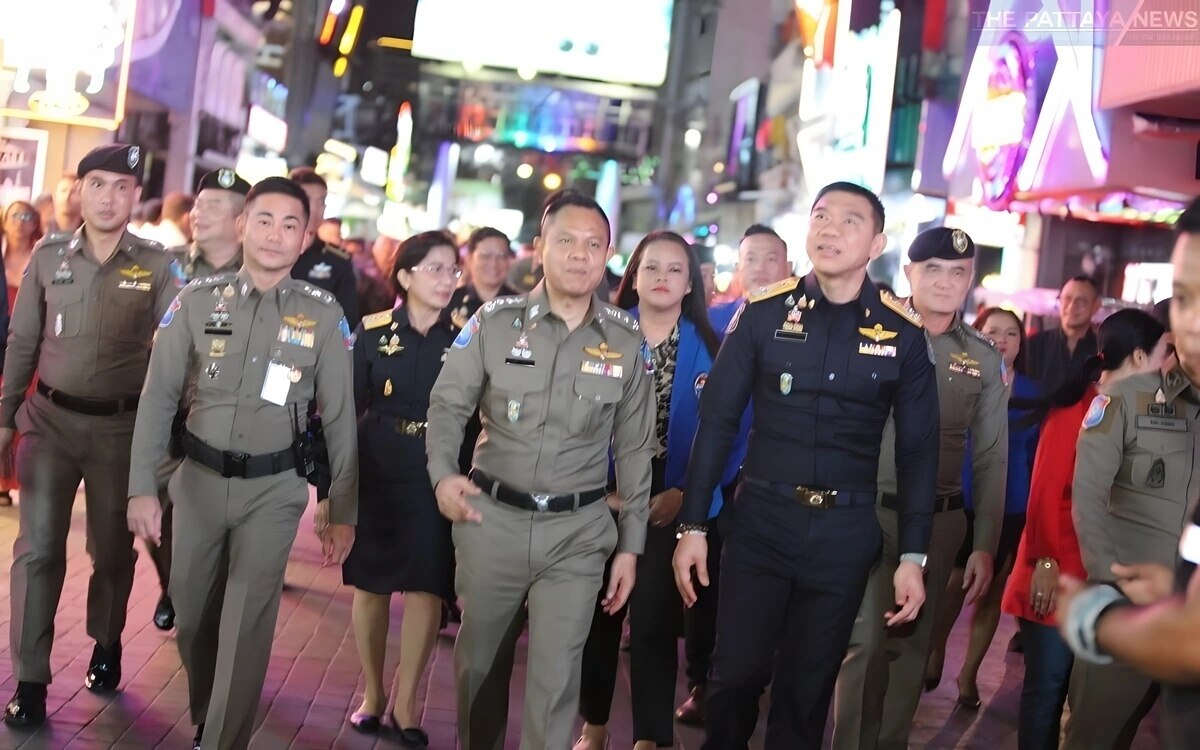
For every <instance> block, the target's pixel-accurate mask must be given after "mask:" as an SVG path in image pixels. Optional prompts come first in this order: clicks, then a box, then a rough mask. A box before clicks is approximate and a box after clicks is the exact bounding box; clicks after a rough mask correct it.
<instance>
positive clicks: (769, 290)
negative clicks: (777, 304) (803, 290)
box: [747, 276, 800, 302]
mask: <svg viewBox="0 0 1200 750" xmlns="http://www.w3.org/2000/svg"><path fill="white" fill-rule="evenodd" d="M799 285H800V277H799V276H789V277H788V278H786V279H784V280H782V281H776V282H775V283H774V284H769V285H767V286H764V287H762V288H760V289H757V290H755V291H754V292H753V293H752V294H750V295H748V296H747V299H749V300H750V301H751V302H761V301H762V300H765V299H770V298H771V297H774V296H776V295H778V294H783V293H784V292H790V291H792V290H793V289H795V288H796V287H797V286H799Z"/></svg>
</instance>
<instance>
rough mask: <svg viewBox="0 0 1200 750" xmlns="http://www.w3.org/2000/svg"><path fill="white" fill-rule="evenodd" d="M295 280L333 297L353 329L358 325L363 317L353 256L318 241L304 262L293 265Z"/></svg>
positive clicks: (311, 246)
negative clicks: (351, 259)
mask: <svg viewBox="0 0 1200 750" xmlns="http://www.w3.org/2000/svg"><path fill="white" fill-rule="evenodd" d="M292 278H293V279H300V280H301V281H307V282H308V283H310V284H312V285H314V286H319V287H321V288H322V289H324V290H325V291H327V292H329V293H330V294H332V295H333V298H334V299H336V300H337V302H338V304H339V305H341V306H342V312H344V313H345V314H346V322H348V323H349V324H350V327H351V328H354V327H355V326H357V325H358V321H359V319H360V318H361V317H362V316H361V314H360V313H359V310H358V279H357V277H355V275H354V264H353V263H351V262H350V256H348V255H346V254H345V253H344V252H342V251H341V250H338V249H337V248H336V247H330V246H329V245H326V244H325V243H324V242H322V241H321V240H317V241H316V242H314V243H313V244H311V245H309V246H308V247H307V248H306V249H305V250H304V252H302V253H300V259H299V260H297V261H296V265H294V266H292Z"/></svg>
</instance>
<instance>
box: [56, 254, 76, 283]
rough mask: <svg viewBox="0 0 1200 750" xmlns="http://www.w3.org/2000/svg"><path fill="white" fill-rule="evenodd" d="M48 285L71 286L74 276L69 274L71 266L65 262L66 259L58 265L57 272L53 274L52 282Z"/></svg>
mask: <svg viewBox="0 0 1200 750" xmlns="http://www.w3.org/2000/svg"><path fill="white" fill-rule="evenodd" d="M50 283H51V284H73V283H75V276H74V274H72V273H71V264H70V263H69V262H67V259H66V258H63V259H62V262H61V263H59V264H58V270H57V271H55V272H54V280H53V281H51V282H50Z"/></svg>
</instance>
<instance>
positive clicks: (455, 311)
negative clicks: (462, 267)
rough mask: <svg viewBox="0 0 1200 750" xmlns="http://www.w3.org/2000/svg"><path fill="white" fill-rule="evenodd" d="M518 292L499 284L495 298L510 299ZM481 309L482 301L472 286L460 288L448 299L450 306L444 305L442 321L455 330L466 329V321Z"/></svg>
mask: <svg viewBox="0 0 1200 750" xmlns="http://www.w3.org/2000/svg"><path fill="white" fill-rule="evenodd" d="M516 294H519V292H518V291H517V290H515V289H513V288H512V287H510V286H509V285H508V284H501V285H500V289H499V291H497V292H496V297H497V298H499V297H512V296H514V295H516ZM481 307H483V300H482V299H480V298H479V292H477V291H475V286H474V285H473V284H467V285H465V286H460V287H459V288H458V289H455V290H454V294H453V295H451V297H450V304H448V305H446V309H445V310H443V311H442V320H448V321H450V322H451V323H453V324H454V326H455V327H456V328H466V326H467V321H468V320H470V319H471V316H472V315H474V314H475V313H476V311H478V310H479V308H481Z"/></svg>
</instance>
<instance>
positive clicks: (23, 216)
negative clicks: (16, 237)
mask: <svg viewBox="0 0 1200 750" xmlns="http://www.w3.org/2000/svg"><path fill="white" fill-rule="evenodd" d="M13 218H14V219H16V220H17V221H33V220H34V219H36V218H37V214H35V213H33V212H31V211H18V212H16V213H15V214H13Z"/></svg>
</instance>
